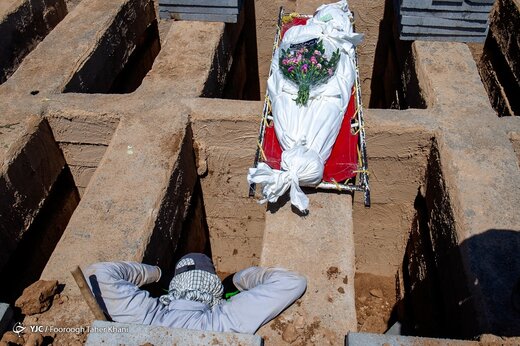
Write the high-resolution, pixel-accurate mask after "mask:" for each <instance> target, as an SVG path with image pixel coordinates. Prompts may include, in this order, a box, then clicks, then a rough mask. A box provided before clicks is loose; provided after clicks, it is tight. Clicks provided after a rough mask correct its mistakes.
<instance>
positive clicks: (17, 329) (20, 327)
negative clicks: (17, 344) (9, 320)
mask: <svg viewBox="0 0 520 346" xmlns="http://www.w3.org/2000/svg"><path fill="white" fill-rule="evenodd" d="M25 328H26V327H24V325H23V324H22V323H21V322H16V324H15V325H14V327H13V332H15V334H16V335H18V337H19V338H21V337H22V334H23V331H24V330H25Z"/></svg>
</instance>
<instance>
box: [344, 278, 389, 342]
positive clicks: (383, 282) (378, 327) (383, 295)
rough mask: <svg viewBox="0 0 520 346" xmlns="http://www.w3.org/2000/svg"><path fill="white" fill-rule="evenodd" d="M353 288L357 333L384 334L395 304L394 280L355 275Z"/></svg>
mask: <svg viewBox="0 0 520 346" xmlns="http://www.w3.org/2000/svg"><path fill="white" fill-rule="evenodd" d="M354 286H355V290H356V314H357V322H358V331H359V332H368V333H384V332H385V331H386V330H387V329H388V328H389V326H388V321H389V320H390V315H391V313H392V309H393V307H394V305H395V303H396V297H395V296H396V293H395V278H394V277H389V276H377V275H373V274H366V273H356V276H355V278H354Z"/></svg>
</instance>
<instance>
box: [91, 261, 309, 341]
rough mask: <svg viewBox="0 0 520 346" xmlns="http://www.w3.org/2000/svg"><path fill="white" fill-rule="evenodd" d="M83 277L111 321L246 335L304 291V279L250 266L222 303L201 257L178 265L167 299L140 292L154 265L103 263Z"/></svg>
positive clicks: (156, 274) (154, 275)
mask: <svg viewBox="0 0 520 346" xmlns="http://www.w3.org/2000/svg"><path fill="white" fill-rule="evenodd" d="M85 276H86V278H87V282H88V284H89V286H90V288H91V290H92V292H93V293H94V296H95V297H96V300H97V301H98V303H99V304H100V306H101V308H102V310H104V312H105V313H106V314H107V315H108V316H109V317H110V318H111V319H112V320H113V321H116V322H124V323H138V324H149V325H155V326H166V327H173V328H188V329H198V330H207V331H217V332H236V333H250V334H253V333H255V332H256V331H257V330H258V329H259V328H260V327H261V326H262V325H264V324H266V323H267V322H269V321H270V320H272V319H273V318H275V317H276V316H277V315H278V314H280V313H281V312H282V311H283V310H284V309H285V308H287V307H288V306H289V305H291V304H292V303H293V302H294V301H295V300H296V299H298V298H299V297H301V296H302V295H303V293H304V291H305V289H306V287H307V280H306V279H305V277H303V276H301V275H299V274H297V273H295V272H292V271H288V270H286V269H282V268H264V267H250V268H247V269H244V270H242V271H239V272H237V273H236V274H234V276H233V278H232V281H233V284H234V285H235V287H236V288H237V289H238V293H237V294H236V295H233V296H232V297H230V298H229V299H228V300H226V299H224V297H223V292H224V287H223V284H222V282H221V281H220V279H219V277H218V276H217V275H216V273H215V267H214V266H213V263H212V261H211V259H210V258H209V257H208V256H206V255H204V254H200V253H191V254H188V255H185V256H184V257H182V258H181V259H180V260H179V262H178V263H177V265H176V266H175V274H174V276H173V279H172V280H171V282H170V286H169V291H168V294H166V295H163V296H161V297H160V298H153V297H151V296H150V294H149V292H148V291H145V290H142V289H140V288H139V287H140V286H142V285H145V284H149V283H153V282H157V281H158V280H159V279H160V277H161V270H160V268H159V267H156V266H152V265H147V264H141V263H136V262H103V263H96V264H93V265H91V266H90V267H88V268H87V269H86V271H85Z"/></svg>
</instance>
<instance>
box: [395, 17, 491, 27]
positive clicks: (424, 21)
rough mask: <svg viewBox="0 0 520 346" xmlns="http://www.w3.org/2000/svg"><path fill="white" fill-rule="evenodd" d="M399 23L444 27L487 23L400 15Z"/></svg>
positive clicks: (484, 22)
mask: <svg viewBox="0 0 520 346" xmlns="http://www.w3.org/2000/svg"><path fill="white" fill-rule="evenodd" d="M401 24H402V25H407V26H416V25H418V26H437V27H446V28H474V29H482V28H486V27H487V25H488V23H487V21H485V20H464V19H445V18H438V17H416V16H402V17H401Z"/></svg>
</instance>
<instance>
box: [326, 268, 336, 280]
mask: <svg viewBox="0 0 520 346" xmlns="http://www.w3.org/2000/svg"><path fill="white" fill-rule="evenodd" d="M338 274H339V269H338V267H329V269H327V278H328V279H329V280H332V279H336V278H337V277H338Z"/></svg>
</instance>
